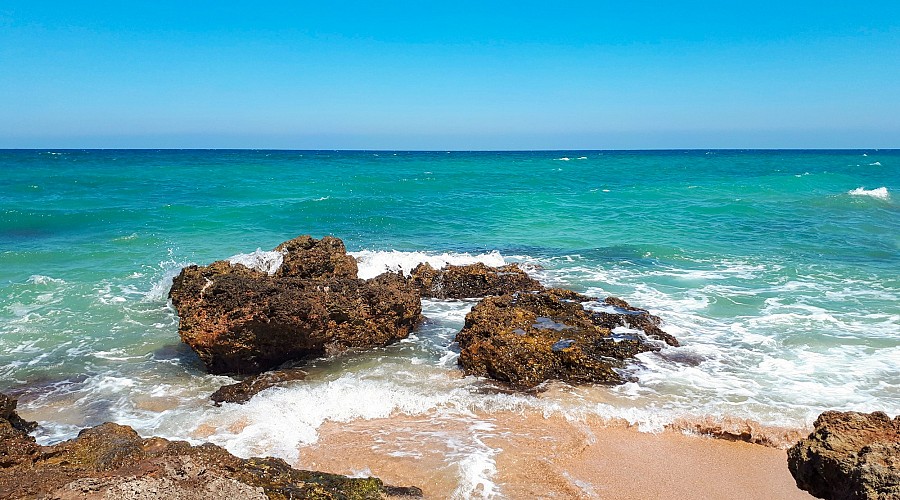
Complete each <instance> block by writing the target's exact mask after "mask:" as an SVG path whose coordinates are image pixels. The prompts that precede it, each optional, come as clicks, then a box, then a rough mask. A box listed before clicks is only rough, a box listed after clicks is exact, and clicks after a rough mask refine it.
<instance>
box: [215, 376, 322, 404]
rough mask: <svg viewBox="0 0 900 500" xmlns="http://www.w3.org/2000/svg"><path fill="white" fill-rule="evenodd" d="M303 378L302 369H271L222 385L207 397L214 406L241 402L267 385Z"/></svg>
mask: <svg viewBox="0 0 900 500" xmlns="http://www.w3.org/2000/svg"><path fill="white" fill-rule="evenodd" d="M304 378H306V372H305V371H303V370H297V369H291V370H272V371H269V372H265V373H260V374H259V375H254V376H252V377H250V378H247V379H246V380H242V381H240V382H238V383H236V384H229V385H223V386H222V387H220V388H219V390H217V391H216V392H214V393H212V395H211V396H210V397H209V399H211V400H213V401H214V402H215V403H216V406H218V405H220V404H221V403H237V404H243V403H246V402H247V401H250V398H252V397H253V396H255V395H257V394H258V393H260V392H261V391H263V390H265V389H268V388H269V387H273V386H276V385H278V384H281V383H284V382H291V381H293V380H303V379H304Z"/></svg>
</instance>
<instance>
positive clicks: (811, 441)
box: [788, 411, 900, 500]
mask: <svg viewBox="0 0 900 500" xmlns="http://www.w3.org/2000/svg"><path fill="white" fill-rule="evenodd" d="M788 468H789V469H790V471H791V474H792V475H793V476H794V479H795V480H796V481H797V486H798V487H799V488H800V489H803V490H806V491H808V492H809V493H811V494H812V495H815V496H817V497H819V498H827V499H830V500H896V499H900V416H898V417H894V419H893V420H892V419H891V418H890V417H888V416H887V415H886V414H884V413H882V412H874V413H868V414H867V413H858V412H854V411H848V412H839V411H826V412H824V413H822V414H821V415H819V418H817V419H816V422H815V424H814V430H813V432H812V433H811V434H810V435H809V437H807V438H806V439H803V440H801V441H799V442H798V443H797V444H795V445H794V446H793V447H792V448H791V449H789V450H788Z"/></svg>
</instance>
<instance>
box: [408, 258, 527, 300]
mask: <svg viewBox="0 0 900 500" xmlns="http://www.w3.org/2000/svg"><path fill="white" fill-rule="evenodd" d="M410 277H411V278H412V281H413V285H414V286H415V287H416V288H417V289H418V290H419V293H421V295H422V297H425V298H433V299H467V298H475V297H487V296H489V295H503V294H505V293H513V292H525V291H532V290H542V289H543V288H544V287H543V286H542V285H541V284H540V283H539V282H538V281H537V280H535V279H533V278H531V277H530V276H528V274H527V273H526V272H525V271H523V270H522V269H520V268H519V266H518V264H509V265H506V266H501V267H491V266H488V265H485V264H483V263H481V262H478V263H475V264H471V265H466V266H453V265H448V266H445V267H443V268H441V269H435V268H433V267H431V265H430V264H428V263H423V264H419V265H418V266H416V267H415V268H414V269H413V270H412V272H411V273H410Z"/></svg>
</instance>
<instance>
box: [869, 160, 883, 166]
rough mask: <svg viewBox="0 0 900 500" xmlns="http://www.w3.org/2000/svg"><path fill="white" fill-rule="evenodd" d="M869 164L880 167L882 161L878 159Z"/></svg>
mask: <svg viewBox="0 0 900 500" xmlns="http://www.w3.org/2000/svg"><path fill="white" fill-rule="evenodd" d="M869 166H870V167H880V166H881V162H880V161H876V162H874V163H869Z"/></svg>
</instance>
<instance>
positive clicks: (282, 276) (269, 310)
mask: <svg viewBox="0 0 900 500" xmlns="http://www.w3.org/2000/svg"><path fill="white" fill-rule="evenodd" d="M276 251H278V252H282V253H283V255H284V258H283V263H282V264H281V267H279V268H278V269H277V270H275V272H274V273H272V274H271V275H270V274H269V273H267V272H262V271H257V270H254V269H250V268H248V267H245V266H243V265H241V264H232V263H230V262H228V261H218V262H214V263H213V264H210V265H209V266H190V267H186V268H184V269H182V271H181V274H179V275H178V276H177V277H175V279H174V280H173V284H172V288H171V290H170V291H169V298H170V299H171V300H172V305H173V306H174V307H175V309H176V310H177V311H178V316H179V318H180V323H179V327H178V333H179V335H180V336H181V339H182V341H184V342H185V343H186V344H188V345H189V346H190V347H191V348H192V349H193V350H194V351H195V352H196V353H197V355H198V356H199V357H200V359H201V360H202V361H203V362H204V364H205V365H206V368H207V371H209V372H210V373H217V374H223V373H239V374H252V373H259V372H262V371H265V370H268V369H271V368H275V367H277V366H279V365H281V364H282V363H285V362H287V361H295V360H301V359H305V358H310V357H316V356H322V355H326V354H334V353H339V352H342V351H345V350H347V349H353V348H369V347H376V346H383V345H386V344H389V343H391V342H394V341H397V340H400V339H403V338H405V337H407V336H408V335H409V333H410V332H411V331H412V330H413V328H415V327H416V325H418V323H419V322H420V321H421V317H422V305H421V300H420V298H419V295H418V293H417V292H416V290H415V289H414V288H413V287H412V286H411V284H410V282H409V279H407V278H405V277H404V276H403V275H402V274H390V273H385V274H382V275H380V276H377V277H375V278H372V279H370V280H361V279H358V278H357V277H356V273H357V268H356V261H355V260H354V259H353V257H352V256H349V255H347V254H346V250H345V248H344V244H343V242H341V240H339V239H337V238H332V237H325V238H322V240H315V239H312V238H310V237H309V236H301V237H299V238H295V239H293V240H290V241H288V242H285V243H282V244H281V245H279V246H278V247H277V248H276Z"/></svg>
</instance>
